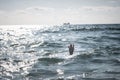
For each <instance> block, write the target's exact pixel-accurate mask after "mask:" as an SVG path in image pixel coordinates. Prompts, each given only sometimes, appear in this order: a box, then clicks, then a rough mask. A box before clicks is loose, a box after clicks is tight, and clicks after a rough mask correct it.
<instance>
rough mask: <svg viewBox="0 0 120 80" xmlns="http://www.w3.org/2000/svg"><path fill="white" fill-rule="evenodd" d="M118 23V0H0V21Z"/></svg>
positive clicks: (7, 22) (28, 23)
mask: <svg viewBox="0 0 120 80" xmlns="http://www.w3.org/2000/svg"><path fill="white" fill-rule="evenodd" d="M65 22H70V23H72V24H115V23H118V24H119V23H120V0H0V25H52V24H63V23H65Z"/></svg>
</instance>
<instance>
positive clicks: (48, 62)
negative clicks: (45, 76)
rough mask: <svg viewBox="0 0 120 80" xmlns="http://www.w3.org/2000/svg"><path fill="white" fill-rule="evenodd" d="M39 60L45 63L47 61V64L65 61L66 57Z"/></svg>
mask: <svg viewBox="0 0 120 80" xmlns="http://www.w3.org/2000/svg"><path fill="white" fill-rule="evenodd" d="M38 61H42V62H43V63H47V64H55V63H58V62H62V61H64V59H60V58H49V57H47V58H39V59H38Z"/></svg>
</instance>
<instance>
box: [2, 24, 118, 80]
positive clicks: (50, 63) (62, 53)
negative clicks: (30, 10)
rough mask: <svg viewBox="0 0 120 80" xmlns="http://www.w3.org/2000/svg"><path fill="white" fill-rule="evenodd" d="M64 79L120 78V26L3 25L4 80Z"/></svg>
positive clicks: (93, 79) (100, 79)
mask: <svg viewBox="0 0 120 80" xmlns="http://www.w3.org/2000/svg"><path fill="white" fill-rule="evenodd" d="M70 43H74V45H75V52H74V54H73V55H69V53H68V45H69V44H70ZM64 79H65V80H119V79H120V25H119V24H108V25H102V24H99V25H66V26H65V25H64V26H46V27H45V26H42V27H40V26H20V25H19V26H12V25H11V26H0V80H64Z"/></svg>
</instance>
